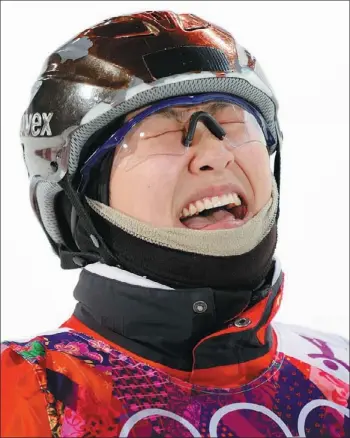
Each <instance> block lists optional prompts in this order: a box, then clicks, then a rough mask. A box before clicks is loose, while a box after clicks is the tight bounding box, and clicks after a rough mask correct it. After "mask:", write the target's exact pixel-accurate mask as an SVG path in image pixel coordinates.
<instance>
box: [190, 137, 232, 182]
mask: <svg viewBox="0 0 350 438" xmlns="http://www.w3.org/2000/svg"><path fill="white" fill-rule="evenodd" d="M189 149H190V151H189V152H191V160H190V163H189V170H190V172H191V173H193V174H199V173H200V172H203V171H208V170H211V171H222V170H224V169H226V168H227V167H228V166H229V165H230V164H232V163H233V162H234V160H235V157H234V154H233V150H230V149H229V146H228V145H226V144H225V140H219V139H218V138H216V137H214V136H213V135H212V134H211V133H209V132H206V133H205V135H202V136H201V139H200V140H197V141H194V142H193V144H192V145H191V146H190V148H189Z"/></svg>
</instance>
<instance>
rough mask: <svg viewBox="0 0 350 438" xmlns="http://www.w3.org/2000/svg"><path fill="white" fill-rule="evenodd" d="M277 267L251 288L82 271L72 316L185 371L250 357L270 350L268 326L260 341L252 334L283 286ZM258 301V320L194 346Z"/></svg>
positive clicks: (125, 345)
mask: <svg viewBox="0 0 350 438" xmlns="http://www.w3.org/2000/svg"><path fill="white" fill-rule="evenodd" d="M274 264H275V263H274ZM276 269H279V268H275V267H273V268H272V269H271V271H270V273H269V275H268V276H267V277H266V280H265V282H264V284H263V285H262V286H261V287H260V288H258V289H256V290H254V291H253V290H250V291H249V290H239V289H238V290H234V291H233V290H220V289H212V288H208V287H206V288H194V289H190V288H186V289H172V290H165V289H157V288H148V287H143V286H135V285H130V284H127V283H124V282H121V281H118V280H115V279H110V278H106V277H103V276H100V275H97V274H95V273H92V272H89V271H88V270H83V271H82V273H81V276H80V280H79V283H78V285H77V286H76V288H75V291H74V297H75V298H76V299H77V300H78V304H77V306H76V309H75V312H74V316H76V317H77V318H78V319H79V320H80V321H82V322H83V323H84V324H85V325H87V326H88V327H89V328H90V329H92V330H94V331H96V332H97V333H99V334H100V335H101V336H103V337H105V338H106V339H108V340H110V341H112V342H114V343H116V344H118V345H120V346H121V347H123V348H125V349H127V350H129V351H131V352H132V353H134V354H137V355H138V356H141V357H144V358H146V359H149V360H152V361H153V362H157V363H160V364H162V365H166V366H168V367H170V368H174V369H178V370H184V371H189V370H191V369H192V368H193V367H195V368H209V367H211V366H222V365H228V364H232V363H235V361H237V360H240V361H242V360H246V361H249V360H253V359H257V358H259V357H261V356H263V355H265V354H266V353H267V352H268V351H269V349H270V348H271V337H270V335H271V334H270V332H269V331H268V330H267V335H266V340H265V342H264V343H261V342H257V340H256V336H255V335H254V333H256V331H257V330H258V326H259V327H260V328H261V326H262V325H263V324H266V322H267V321H268V318H269V316H270V314H271V312H272V308H273V302H274V300H275V298H276V296H277V293H278V290H279V288H280V286H281V282H282V273H281V271H279V272H276ZM273 278H274V281H272V280H273ZM272 283H273V284H272ZM262 301H264V303H265V302H266V305H265V304H264V307H263V309H262V310H259V312H260V313H261V314H259V324H257V325H255V326H254V327H252V328H251V327H249V326H247V327H246V329H245V330H244V331H243V332H240V333H239V334H237V333H234V334H229V333H227V334H226V335H229V336H230V339H229V340H228V339H226V338H225V336H226V335H225V336H224V337H223V336H217V337H216V336H215V337H214V338H212V339H211V340H210V339H209V340H208V341H205V342H204V343H203V344H202V343H201V345H200V348H198V347H197V344H198V343H199V341H201V340H203V339H204V338H206V337H207V336H210V335H211V334H213V333H216V332H219V331H222V330H224V331H225V330H226V329H227V328H228V327H230V324H231V325H232V322H233V321H234V319H235V317H237V315H241V314H242V312H244V311H247V309H249V308H252V307H253V306H257V305H258V304H259V303H261V302H262ZM203 309H205V311H203ZM260 319H261V321H260ZM232 336H234V338H235V339H233V337H232ZM213 340H214V342H213ZM235 342H238V344H239V343H241V342H244V343H245V344H246V345H248V344H249V343H250V344H251V343H253V344H254V348H253V349H252V348H247V349H245V350H244V353H242V351H243V350H242V351H241V350H240V351H239V354H238V355H237V350H236V349H235V348H234V343H235ZM221 343H222V348H221V346H220V345H219V344H221ZM214 344H215V345H214ZM219 347H220V348H219ZM220 351H222V352H221V353H220ZM244 355H246V356H247V357H244V358H243V356H244Z"/></svg>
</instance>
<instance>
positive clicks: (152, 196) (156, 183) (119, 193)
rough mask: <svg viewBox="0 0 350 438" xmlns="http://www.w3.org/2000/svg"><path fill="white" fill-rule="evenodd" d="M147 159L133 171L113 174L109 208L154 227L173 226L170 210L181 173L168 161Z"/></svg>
mask: <svg viewBox="0 0 350 438" xmlns="http://www.w3.org/2000/svg"><path fill="white" fill-rule="evenodd" d="M167 158H168V159H167V160H165V159H164V157H157V159H148V160H147V161H146V162H144V163H142V164H139V165H138V166H136V167H135V168H134V169H132V170H129V171H124V170H123V169H121V168H118V167H116V168H114V169H113V170H112V175H111V181H110V206H111V207H112V208H115V209H117V210H119V211H122V212H124V213H126V214H128V215H130V216H132V217H135V218H136V219H139V220H142V221H145V222H149V223H152V224H153V225H155V226H157V225H165V226H166V225H170V223H169V224H168V223H167V220H169V219H168V218H167V217H168V216H169V218H170V217H171V213H172V210H171V207H172V201H173V196H174V190H175V187H176V183H177V178H178V171H177V170H176V169H174V166H171V164H170V165H169V162H168V161H169V157H167Z"/></svg>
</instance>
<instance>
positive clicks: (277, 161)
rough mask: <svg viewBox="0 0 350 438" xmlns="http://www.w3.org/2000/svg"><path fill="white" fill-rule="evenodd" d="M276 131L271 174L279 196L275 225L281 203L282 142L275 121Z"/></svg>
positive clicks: (280, 132) (281, 135) (280, 133)
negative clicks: (274, 153)
mask: <svg viewBox="0 0 350 438" xmlns="http://www.w3.org/2000/svg"><path fill="white" fill-rule="evenodd" d="M276 129H277V146H276V155H275V162H274V169H273V174H274V176H275V179H276V183H277V189H278V196H279V199H278V207H277V214H276V223H277V221H278V218H279V215H280V202H281V149H282V142H283V133H282V131H281V130H280V127H279V124H278V122H277V121H276Z"/></svg>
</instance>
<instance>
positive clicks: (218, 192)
mask: <svg viewBox="0 0 350 438" xmlns="http://www.w3.org/2000/svg"><path fill="white" fill-rule="evenodd" d="M199 110H202V111H207V112H209V113H211V114H212V115H213V117H215V119H216V120H217V121H218V122H220V124H221V126H222V127H223V128H224V130H225V131H226V133H227V138H229V139H230V141H229V142H228V141H226V140H224V141H221V140H219V139H218V138H217V137H215V136H214V135H213V134H211V132H210V131H209V129H208V128H207V127H206V126H205V125H204V124H203V123H202V122H201V121H200V122H198V124H197V126H196V130H195V135H194V138H193V142H192V144H191V146H190V147H187V148H185V147H184V146H183V144H182V138H183V135H184V134H183V133H184V130H186V129H187V127H188V123H189V119H190V117H191V115H192V114H193V113H194V112H197V111H199ZM138 112H140V111H137V112H134V113H132V114H130V115H129V116H128V118H127V119H130V118H131V117H133V116H134V115H135V114H137V113H138ZM271 189H272V177H271V170H270V163H269V155H268V152H267V148H266V144H265V140H264V137H263V134H262V131H261V128H260V127H259V125H258V123H257V122H256V120H255V119H254V117H253V116H251V115H250V114H249V113H246V112H245V111H244V110H242V109H240V108H239V107H237V106H234V107H233V105H232V104H229V105H228V104H224V105H223V104H221V105H218V104H216V105H213V104H203V105H197V106H196V107H187V108H178V107H177V108H176V107H174V108H172V109H167V110H163V111H162V112H160V113H156V114H153V115H152V116H150V117H148V118H147V119H145V120H144V121H143V122H141V124H140V125H137V126H136V127H135V128H134V129H133V130H132V131H131V132H130V133H129V134H128V135H127V137H126V138H125V139H124V141H123V144H121V145H119V146H118V147H117V148H116V153H115V158H114V164H113V167H112V172H111V179H110V206H111V207H112V208H115V209H117V210H119V211H121V212H123V213H125V214H127V215H129V216H132V217H134V218H136V219H138V220H140V221H143V222H146V223H148V224H151V225H153V226H155V227H167V228H168V227H170V228H192V229H200V230H203V231H208V230H218V229H229V228H237V227H239V226H241V225H243V224H244V223H246V222H247V221H248V220H249V219H251V218H252V217H253V216H255V215H256V214H257V213H258V212H259V211H260V210H261V209H262V208H263V207H264V206H265V204H266V203H267V202H268V200H269V199H270V197H271Z"/></svg>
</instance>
